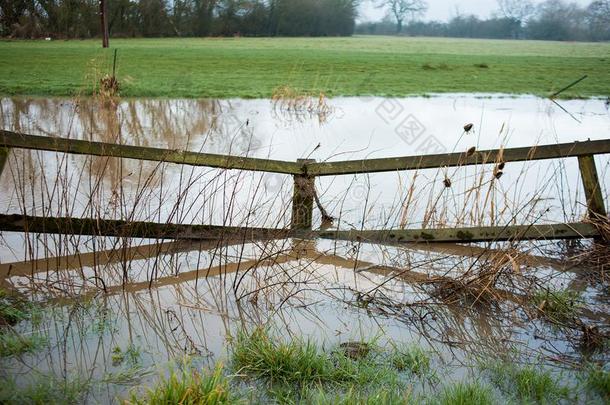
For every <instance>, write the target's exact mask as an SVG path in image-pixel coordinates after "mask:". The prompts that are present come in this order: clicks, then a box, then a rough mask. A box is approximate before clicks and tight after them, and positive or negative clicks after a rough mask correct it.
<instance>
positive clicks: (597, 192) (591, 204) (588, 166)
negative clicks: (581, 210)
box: [578, 155, 607, 220]
mask: <svg viewBox="0 0 610 405" xmlns="http://www.w3.org/2000/svg"><path fill="white" fill-rule="evenodd" d="M578 167H579V168H580V177H581V178H582V185H583V187H584V189H585V197H586V198H587V210H588V213H589V219H591V220H595V219H601V218H605V217H607V213H606V207H605V206H604V197H603V196H602V189H601V186H600V184H599V177H598V176H597V168H596V167H595V158H594V157H593V155H586V156H579V157H578Z"/></svg>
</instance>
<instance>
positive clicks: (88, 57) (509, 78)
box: [0, 37, 610, 98]
mask: <svg viewBox="0 0 610 405" xmlns="http://www.w3.org/2000/svg"><path fill="white" fill-rule="evenodd" d="M111 46H112V48H117V49H119V57H118V78H119V80H120V82H121V87H122V91H121V94H122V95H123V96H127V97H129V96H133V97H144V96H146V97H148V96H151V97H219V98H228V97H246V98H252V97H270V96H271V95H272V92H273V89H274V88H276V87H278V86H283V85H289V86H292V87H294V88H296V89H298V90H300V91H304V92H310V93H314V94H315V93H317V92H320V91H321V92H324V93H326V94H327V95H329V96H339V95H344V96H350V95H351V96H353V95H378V96H404V95H412V94H422V93H437V92H438V93H442V92H484V93H489V92H502V93H514V94H517V93H519V94H521V93H522V94H537V95H548V94H550V93H551V92H553V91H556V90H558V89H560V88H562V87H564V86H566V85H568V84H569V83H571V82H573V81H574V80H576V79H578V78H580V77H581V76H583V75H585V74H586V75H588V76H589V77H588V78H587V79H586V80H585V81H583V82H581V83H579V84H578V85H577V86H575V87H573V88H572V89H570V90H568V91H567V92H565V93H563V94H562V96H564V97H587V96H607V95H610V69H609V68H608V66H609V65H610V44H608V43H559V42H537V41H498V40H469V39H442V38H435V39H434V38H395V37H352V38H223V39H218V38H190V39H176V38H171V39H170V38H166V39H121V40H111ZM112 52H113V50H112V49H107V50H103V49H101V47H100V44H99V41H97V40H86V41H78V40H74V41H0V56H1V57H0V94H4V95H52V96H72V95H77V94H86V95H88V94H91V93H92V91H93V88H94V86H95V85H96V78H97V79H99V77H100V75H101V74H105V73H109V72H110V70H111V60H112Z"/></svg>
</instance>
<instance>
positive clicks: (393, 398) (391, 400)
mask: <svg viewBox="0 0 610 405" xmlns="http://www.w3.org/2000/svg"><path fill="white" fill-rule="evenodd" d="M303 402H304V403H306V404H310V405H326V404H338V405H356V404H358V405H377V404H384V405H407V404H411V403H413V398H412V396H411V391H409V390H407V391H405V392H400V391H397V390H390V389H387V388H386V387H383V388H378V389H374V390H372V391H369V392H362V391H358V390H354V389H350V390H348V391H346V392H329V391H328V390H324V389H321V388H317V389H312V390H308V391H307V392H305V393H304V395H303Z"/></svg>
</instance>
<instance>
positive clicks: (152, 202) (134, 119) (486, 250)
mask: <svg viewBox="0 0 610 405" xmlns="http://www.w3.org/2000/svg"><path fill="white" fill-rule="evenodd" d="M326 102H327V103H328V108H325V109H324V111H323V113H320V111H316V109H315V108H313V109H311V111H310V110H308V109H307V108H305V109H296V110H295V109H292V110H291V109H290V108H285V106H282V105H278V104H277V103H275V104H274V103H272V102H271V101H269V100H222V101H217V100H122V101H121V102H120V103H119V104H118V105H117V106H116V107H113V108H102V106H101V105H100V104H98V103H97V102H96V101H94V100H92V99H84V100H79V101H73V100H67V99H35V98H33V99H26V98H5V99H2V100H1V101H0V124H1V127H2V128H4V129H7V130H12V131H18V132H19V131H20V132H25V133H29V134H37V135H46V136H53V135H59V136H62V137H71V138H79V139H88V140H95V141H104V142H121V143H125V144H130V145H140V146H152V147H161V148H170V149H187V150H191V151H202V152H207V153H220V154H233V155H238V156H246V155H247V156H252V157H262V158H271V159H280V160H289V161H294V160H296V159H298V158H314V159H316V160H317V161H327V160H328V161H333V160H335V161H336V160H348V159H364V158H378V157H391V156H401V155H402V156H404V155H413V154H429V153H444V152H451V151H466V150H467V149H469V148H470V147H472V146H475V147H476V148H477V149H487V148H497V147H502V146H503V147H518V146H530V145H532V144H550V143H556V142H572V141H577V140H580V141H583V140H586V139H589V138H590V139H604V138H608V136H609V134H610V113H609V112H608V110H607V108H606V107H605V105H604V102H603V101H602V100H570V101H561V102H560V103H561V105H562V106H563V108H564V109H565V110H567V111H568V112H569V113H570V114H568V113H566V112H565V111H563V110H562V109H560V108H559V107H557V106H556V105H555V104H553V103H551V102H550V101H549V100H544V99H538V98H533V97H522V98H480V97H476V96H465V95H455V96H442V97H434V98H406V99H383V98H338V99H331V100H327V101H326ZM314 106H315V105H314ZM466 123H473V124H474V130H473V131H472V132H470V133H464V130H463V129H462V128H463V126H464V124H466ZM318 145H319V146H318ZM596 161H597V166H598V171H599V175H600V179H601V180H602V182H603V183H604V196H605V199H606V201H608V190H609V186H610V176H608V166H609V161H610V160H609V159H608V157H606V156H601V157H597V158H596ZM492 177H493V167H489V168H486V169H483V168H481V167H469V168H458V169H456V168H452V169H448V170H447V169H440V170H422V171H418V172H417V173H414V172H401V173H381V174H375V175H370V176H367V175H355V176H352V175H350V176H340V177H332V178H330V177H329V178H321V179H319V180H318V181H317V183H316V189H317V191H318V194H319V196H320V201H321V204H322V205H323V206H324V207H325V208H326V210H327V211H329V213H330V214H331V215H333V216H334V217H336V218H338V220H337V221H336V223H335V226H336V227H338V228H340V229H360V228H361V227H365V228H370V229H373V228H392V227H420V226H425V227H429V228H432V227H439V226H457V225H466V226H467V225H498V224H506V223H512V222H515V223H522V222H524V221H525V222H529V223H532V222H535V223H553V222H563V221H570V220H579V219H580V218H582V216H583V215H584V213H585V211H586V210H585V207H584V203H583V202H584V196H583V192H582V188H581V186H580V179H579V173H578V168H577V162H576V159H566V160H563V161H542V162H527V163H514V164H513V163H511V164H508V165H507V167H506V169H505V175H504V176H503V177H502V178H501V179H500V180H499V181H492V179H491V178H492ZM446 178H450V179H451V183H452V186H451V187H450V188H447V187H446V186H445V185H444V184H443V180H444V179H446ZM0 187H1V188H2V190H3V192H2V194H1V196H0V211H2V212H3V213H22V212H27V213H28V214H32V215H33V214H36V215H47V216H56V217H57V216H69V215H70V216H87V217H91V216H93V217H95V218H98V217H102V218H123V219H125V218H129V219H133V220H149V221H155V222H173V223H198V224H201V223H203V224H220V225H234V226H243V225H248V226H265V227H286V226H288V224H289V222H290V215H291V207H290V200H291V198H292V178H291V177H290V176H282V175H275V174H262V173H244V172H236V171H222V170H217V169H207V168H190V167H180V166H178V165H171V164H157V163H152V162H138V161H130V160H120V159H114V158H99V157H87V156H77V155H61V154H54V153H47V152H31V151H21V150H18V151H12V152H11V155H10V158H9V162H8V165H7V167H6V168H5V171H4V173H3V174H2V177H1V178H0ZM320 222H321V218H320V213H319V212H318V211H317V210H316V212H315V218H314V226H316V227H317V226H319V225H320ZM569 248H570V246H568V245H567V244H557V243H554V242H523V243H519V244H515V245H510V244H504V243H495V244H478V245H473V246H460V245H452V244H448V245H435V244H428V245H425V246H380V245H369V244H362V243H350V242H332V241H315V242H305V241H298V240H292V239H290V240H274V241H225V242H222V243H220V242H213V243H211V242H201V243H200V242H188V241H156V240H135V239H129V240H126V239H121V238H101V237H83V236H73V235H62V236H57V235H33V234H30V235H27V236H24V235H22V234H16V233H10V232H4V233H3V234H2V237H1V238H0V279H1V280H2V283H3V287H6V288H16V289H17V290H19V291H21V292H22V293H24V294H26V295H27V296H28V297H33V298H35V299H37V300H41V301H44V302H45V309H43V310H42V313H41V315H40V316H39V318H40V319H36V320H34V321H24V322H21V323H19V324H18V325H17V327H16V328H17V330H18V331H19V332H20V333H23V334H25V335H31V334H39V335H42V336H43V337H44V339H45V342H46V344H45V345H44V348H43V349H41V350H39V351H36V352H34V353H28V354H24V355H21V356H16V357H8V358H2V359H1V360H0V364H2V369H3V371H2V374H3V375H4V376H5V377H8V376H12V377H16V379H17V382H18V384H21V385H23V384H26V383H27V381H29V380H31V379H32V378H33V377H34V376H35V375H37V374H38V373H42V374H45V373H51V374H53V375H56V376H62V377H65V376H75V375H76V376H81V377H84V378H86V379H87V380H88V381H91V382H94V383H92V384H91V385H90V386H89V387H90V389H89V390H88V391H87V397H86V400H87V401H88V402H113V401H114V402H117V401H118V399H117V398H124V397H125V395H127V394H128V392H129V391H130V390H131V389H133V386H139V385H144V386H150V385H153V384H155V381H156V379H157V378H158V376H159V374H163V373H164V372H165V371H166V370H167V367H168V365H169V364H171V362H172V361H174V360H176V359H179V358H180V357H181V356H183V355H185V354H186V355H191V356H194V357H195V358H196V359H197V360H196V361H197V362H198V363H197V364H201V365H205V366H212V365H213V364H214V363H215V362H216V361H219V360H220V361H223V362H225V363H226V362H229V363H230V356H231V353H230V350H229V349H228V348H229V347H230V346H229V344H228V342H230V341H231V339H232V338H234V337H235V336H236V334H237V332H238V331H239V330H240V329H241V328H244V327H245V328H252V327H253V325H266V326H268V327H269V328H270V330H271V331H272V333H273V334H274V335H277V336H280V337H282V338H283V339H289V338H290V337H305V338H311V339H313V340H315V341H316V342H318V343H319V344H320V345H323V346H324V348H326V349H329V348H332V347H335V346H337V345H338V344H340V343H342V342H346V341H360V340H369V339H377V341H378V344H380V345H385V344H390V343H396V342H398V343H405V344H417V345H421V346H422V347H424V348H426V349H428V350H432V351H434V353H435V356H434V359H435V360H434V364H435V366H436V367H438V369H439V370H441V369H442V370H444V371H442V373H444V374H442V379H443V381H459V380H461V379H463V378H465V376H467V375H470V374H471V373H472V372H473V367H474V369H475V370H476V367H475V366H476V361H477V360H478V359H485V358H488V357H493V356H497V355H499V354H507V353H508V354H511V355H514V356H517V357H518V359H519V360H521V361H524V362H528V361H529V362H533V361H537V362H540V363H541V364H542V365H544V366H545V367H549V368H551V369H553V370H556V369H558V368H568V369H571V370H572V371H566V373H565V374H562V378H563V380H564V381H566V382H567V383H568V384H572V383H573V382H574V381H575V375H576V374H575V373H576V371H573V370H575V369H576V368H577V366H578V365H579V364H581V363H582V362H583V360H582V359H583V356H584V354H583V351H582V350H581V348H580V347H579V342H580V341H581V338H582V331H581V330H579V329H578V327H580V326H583V325H586V326H587V327H589V326H590V327H597V328H601V330H603V331H606V330H608V328H610V315H608V314H609V313H610V312H609V307H608V300H607V286H606V287H604V286H603V284H602V285H601V286H600V285H599V284H596V283H590V282H588V281H587V280H586V279H585V278H584V277H583V274H584V273H585V272H587V271H588V270H589V269H588V268H587V267H586V266H583V265H575V264H574V263H572V262H566V261H565V257H566V252H568V251H569ZM486 269H493V271H494V272H493V274H494V277H496V276H497V278H494V281H493V283H494V284H493V285H494V288H493V289H492V290H493V291H491V293H490V292H489V291H488V289H486V288H481V287H480V286H479V287H477V286H478V285H479V284H478V283H481V282H487V281H488V280H489V282H492V281H491V279H489V278H485V277H487V276H486V274H487V273H485V271H486ZM470 273H473V274H474V276H476V277H474V278H470V279H467V278H464V277H466V276H468V275H469V274H470ZM465 275H466V276H465ZM454 280H460V281H462V282H463V281H464V280H470V282H469V283H470V286H474V287H473V288H472V289H469V288H470V287H468V286H464V285H459V286H458V285H456V284H455V283H454ZM567 287H570V288H571V289H572V290H574V291H581V292H582V298H581V300H582V301H583V308H582V310H580V309H579V310H580V312H579V317H580V318H579V319H580V322H581V323H580V324H578V325H579V326H578V327H576V328H574V327H572V328H570V327H565V328H557V326H556V325H551V324H549V323H548V322H547V321H545V320H544V319H542V318H541V317H540V316H539V314H538V313H537V310H536V308H535V307H532V306H531V305H524V303H523V301H527V300H529V299H530V297H529V296H528V295H527V294H529V293H530V292H531V291H532V289H536V290H543V289H545V288H552V289H554V290H557V289H564V288H567ZM456 292H457V293H456ZM462 293H463V294H462ZM472 294H474V295H476V297H475V296H473V295H472ZM473 298H474V299H473ZM481 303H482V304H481ZM116 348H119V349H116ZM127 352H128V353H131V354H130V355H129V356H131V359H132V360H133V361H132V363H130V362H129V361H130V360H129V359H130V357H129V356H127V357H126V358H124V359H122V360H121V361H118V360H119V358H118V357H117V353H127ZM587 356H588V357H587V358H589V359H593V360H596V361H600V362H603V361H608V355H607V353H604V352H603V351H602V352H601V353H600V352H596V353H593V354H587ZM119 357H120V356H119ZM439 372H441V371H439ZM130 373H131V374H130ZM425 389H426V388H421V387H419V388H416V391H417V390H424V391H423V392H425ZM432 389H433V390H434V389H435V388H434V387H433V388H432Z"/></svg>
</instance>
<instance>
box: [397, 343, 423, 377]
mask: <svg viewBox="0 0 610 405" xmlns="http://www.w3.org/2000/svg"><path fill="white" fill-rule="evenodd" d="M390 362H391V364H392V366H394V368H396V369H397V370H398V371H404V370H408V371H410V372H411V373H412V374H417V375H420V376H421V375H426V374H428V373H429V372H430V354H429V353H428V352H426V351H425V350H424V349H422V348H421V347H419V346H407V347H406V348H403V349H396V350H395V351H394V352H393V353H391V354H390Z"/></svg>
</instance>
